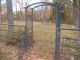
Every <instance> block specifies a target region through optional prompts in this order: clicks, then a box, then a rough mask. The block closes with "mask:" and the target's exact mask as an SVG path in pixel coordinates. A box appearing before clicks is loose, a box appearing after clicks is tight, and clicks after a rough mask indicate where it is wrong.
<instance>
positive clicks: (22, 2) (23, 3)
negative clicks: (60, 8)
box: [1, 0, 41, 11]
mask: <svg viewBox="0 0 80 60" xmlns="http://www.w3.org/2000/svg"><path fill="white" fill-rule="evenodd" d="M17 1H18V0H17ZM19 1H20V2H19V3H16V1H15V0H13V11H16V8H17V10H20V7H22V8H23V7H24V6H25V4H26V1H28V4H32V3H35V2H40V1H41V0H19ZM5 2H6V0H1V3H2V4H4V3H5Z"/></svg>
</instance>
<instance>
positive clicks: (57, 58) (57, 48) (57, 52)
mask: <svg viewBox="0 0 80 60" xmlns="http://www.w3.org/2000/svg"><path fill="white" fill-rule="evenodd" d="M55 8H56V41H55V42H56V44H55V60H60V24H61V23H60V19H61V13H60V6H59V5H58V4H56V7H55Z"/></svg>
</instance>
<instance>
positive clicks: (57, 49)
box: [25, 2, 62, 60]
mask: <svg viewBox="0 0 80 60" xmlns="http://www.w3.org/2000/svg"><path fill="white" fill-rule="evenodd" d="M35 5H36V6H35ZM32 6H34V7H33V8H31V9H32V13H33V10H34V9H35V8H37V7H40V6H52V7H53V8H54V9H55V10H56V13H55V15H56V39H55V44H56V45H55V60H60V28H61V26H60V25H61V20H60V18H61V12H60V11H61V8H62V6H61V5H60V4H58V3H55V4H53V3H49V2H37V3H33V4H31V5H28V6H27V7H25V9H26V13H27V9H28V8H30V7H32ZM32 15H33V14H32ZM27 20H28V19H27V14H26V26H27V24H28V21H27ZM32 26H33V21H32ZM26 30H27V29H26ZM32 30H33V28H32ZM32 33H33V31H32Z"/></svg>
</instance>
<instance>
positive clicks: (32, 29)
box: [31, 9, 34, 40]
mask: <svg viewBox="0 0 80 60" xmlns="http://www.w3.org/2000/svg"><path fill="white" fill-rule="evenodd" d="M33 13H34V11H33V9H32V20H31V24H32V27H31V29H32V33H31V34H32V36H31V40H33V20H34V16H33Z"/></svg>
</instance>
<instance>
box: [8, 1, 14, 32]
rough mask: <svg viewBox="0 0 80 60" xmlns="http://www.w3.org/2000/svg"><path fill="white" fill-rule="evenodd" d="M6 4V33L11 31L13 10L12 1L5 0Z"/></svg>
mask: <svg viewBox="0 0 80 60" xmlns="http://www.w3.org/2000/svg"><path fill="white" fill-rule="evenodd" d="M6 2H7V14H8V16H7V17H8V18H7V19H8V31H11V32H12V31H13V8H12V0H6Z"/></svg>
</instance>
